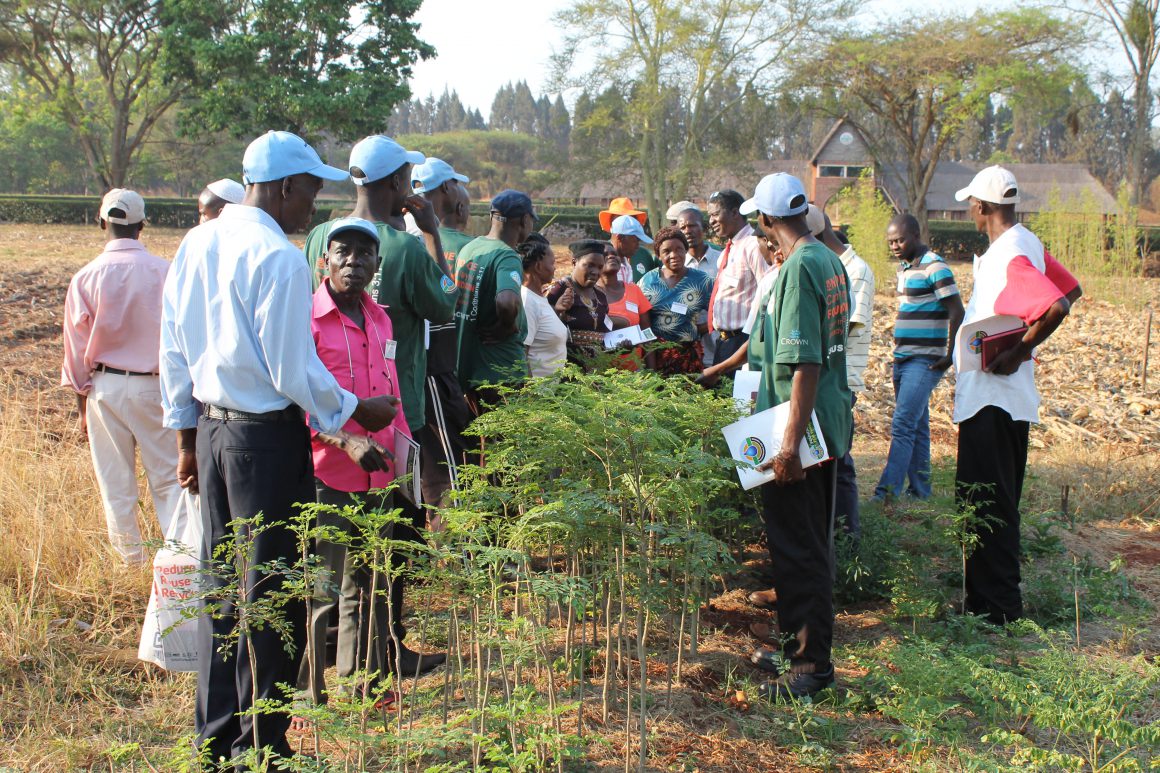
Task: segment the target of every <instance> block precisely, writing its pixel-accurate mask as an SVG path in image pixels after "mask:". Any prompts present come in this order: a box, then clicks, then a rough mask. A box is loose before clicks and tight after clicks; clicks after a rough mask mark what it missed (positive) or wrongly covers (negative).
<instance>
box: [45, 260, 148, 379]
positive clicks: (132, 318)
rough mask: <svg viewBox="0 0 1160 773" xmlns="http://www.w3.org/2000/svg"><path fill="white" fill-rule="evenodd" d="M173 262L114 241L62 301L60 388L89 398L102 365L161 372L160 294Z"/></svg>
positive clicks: (74, 280)
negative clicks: (159, 366) (99, 365)
mask: <svg viewBox="0 0 1160 773" xmlns="http://www.w3.org/2000/svg"><path fill="white" fill-rule="evenodd" d="M168 273H169V261H168V260H165V259H163V258H159V257H157V256H156V255H153V254H152V253H150V252H149V251H148V250H146V249H145V245H143V244H141V242H139V241H137V240H136V239H112V240H110V241H109V242H108V243H107V244H106V245H105V251H104V252H102V253H101V254H100V255H98V256H97V257H96V259H94V260H93V261H92V262H90V263H88V264H87V265H86V266H85V267H84V268H82V269H81V270H80V271H78V272H77V273H76V276H74V277H73V278H72V281H71V282H69V285H68V293H67V294H66V295H65V297H64V364H63V365H61V369H60V383H61V385H62V386H68V387H72V388H73V390H74V391H76V392H78V393H79V394H82V395H87V394H88V393H89V390H90V389H91V388H92V386H93V369H94V368H96V367H97V365H98V364H102V365H108V366H109V367H111V368H120V369H121V370H128V371H133V372H134V373H157V372H158V366H157V360H158V351H159V350H160V347H161V296H162V292H163V289H164V287H165V275H166V274H168Z"/></svg>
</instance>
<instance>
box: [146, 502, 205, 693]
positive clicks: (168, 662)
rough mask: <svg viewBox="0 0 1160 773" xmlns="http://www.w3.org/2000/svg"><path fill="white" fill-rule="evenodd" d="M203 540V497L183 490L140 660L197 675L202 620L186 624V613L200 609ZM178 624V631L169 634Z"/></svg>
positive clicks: (157, 572)
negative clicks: (198, 635)
mask: <svg viewBox="0 0 1160 773" xmlns="http://www.w3.org/2000/svg"><path fill="white" fill-rule="evenodd" d="M201 540H202V525H201V506H200V503H199V500H198V497H197V495H195V494H190V493H189V491H188V489H186V490H182V492H181V498H180V499H179V500H178V503H177V511H176V512H175V513H174V514H173V520H171V521H170V522H169V531H168V532H167V533H166V535H165V543H166V544H165V546H164V547H162V548H161V549H160V550H158V551H157V555H156V556H155V557H154V558H153V590H152V591H151V592H150V593H149V607H148V608H147V609H146V610H145V624H144V626H143V627H142V629H141V644H140V646H138V648H137V657H138V658H140V659H141V660H147V661H149V662H150V663H156V664H157V665H159V666H161V667H162V668H164V669H165V670H166V671H196V670H197V656H198V646H197V618H196V617H189V618H187V619H182V618H183V614H182V613H183V611H184V610H186V609H187V608H189V607H190V606H191V605H197V604H200V602H199V601H198V600H197V599H196V598H192V597H194V596H196V593H197V590H198V586H199V581H200V575H199V574H198V569H199V568H200V562H199V560H198V556H199V555H200V553H201ZM173 543H179V545H174V544H173ZM175 547H176V548H177V549H173V548H175ZM175 623H176V624H177V627H175V628H173V629H172V630H170V631H169V632H168V633H165V632H166V631H167V630H168V629H169V628H170V626H172V625H174V624H175Z"/></svg>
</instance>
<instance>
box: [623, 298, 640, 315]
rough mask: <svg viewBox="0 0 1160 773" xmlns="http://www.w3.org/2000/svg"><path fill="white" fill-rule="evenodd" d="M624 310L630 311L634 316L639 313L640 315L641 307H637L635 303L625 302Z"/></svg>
mask: <svg viewBox="0 0 1160 773" xmlns="http://www.w3.org/2000/svg"><path fill="white" fill-rule="evenodd" d="M624 308H626V309H628V310H629V311H631V312H632V313H633V314H638V313H640V306H637V305H636V304H635V303H633V302H632V301H625V302H624Z"/></svg>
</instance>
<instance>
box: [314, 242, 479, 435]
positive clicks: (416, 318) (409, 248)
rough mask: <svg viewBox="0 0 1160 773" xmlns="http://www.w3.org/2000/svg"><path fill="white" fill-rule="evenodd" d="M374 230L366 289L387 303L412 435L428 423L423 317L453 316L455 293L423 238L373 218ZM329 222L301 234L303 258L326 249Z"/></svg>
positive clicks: (448, 318)
mask: <svg viewBox="0 0 1160 773" xmlns="http://www.w3.org/2000/svg"><path fill="white" fill-rule="evenodd" d="M375 227H376V228H377V229H378V231H379V270H378V273H376V274H375V278H374V279H373V280H371V284H370V286H369V287H368V288H367V292H368V293H369V294H370V296H371V297H372V298H374V299H375V301H376V302H378V303H379V304H380V305H382V306H385V307H386V308H387V316H389V317H390V318H391V327H392V329H393V331H394V332H393V335H394V337H395V340H396V341H397V342H398V346H397V348H396V350H395V367H396V369H397V370H398V372H399V382H400V384H399V389H400V391H401V392H402V393H403V415H404V416H405V417H406V419H407V426H408V427H410V429H411V432H412V434H413V433H415V432H418V431H419V429H420V428H422V427H423V425H424V424H426V423H427V413H426V410H427V408H426V403H427V400H426V391H425V390H424V388H423V380H424V379H425V378H426V376H427V341H426V338H427V336H426V325H425V324H424V320H430V321H431V324H432V325H437V324H440V323H444V322H450V321H451V320H452V319H454V314H455V301H456V298H457V297H458V293H457V292H456V290H455V283H454V282H453V281H451V278H450V277H448V276H446V275H445V274H444V273H443V272H442V271H440V270H439V264H438V263H436V262H435V259H434V258H432V257H431V256H430V255H429V254H427V248H426V247H424V246H423V243H422V242H420V241H419V240H418V239H416V238H415V237H414V236H411V234H409V233H407V232H406V231H396V230H395V229H394V228H391V227H390V226H389V225H387V224H386V223H375ZM329 228H330V223H323V224H322V225H319V226H317V227H315V228H314V229H313V230H311V232H310V233H309V234H308V235H307V237H306V249H305V252H306V257H307V259H308V260H309V261H310V264H311V265H314V264H315V263H316V262H317V260H318V257H319V256H320V255H322V254H323V253H325V252H326V234H327V231H328V230H329Z"/></svg>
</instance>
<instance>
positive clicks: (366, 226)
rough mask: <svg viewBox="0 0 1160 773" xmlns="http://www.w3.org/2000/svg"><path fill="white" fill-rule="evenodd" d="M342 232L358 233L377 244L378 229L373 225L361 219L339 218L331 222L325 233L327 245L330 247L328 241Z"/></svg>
mask: <svg viewBox="0 0 1160 773" xmlns="http://www.w3.org/2000/svg"><path fill="white" fill-rule="evenodd" d="M343 231H359V232H361V233H364V234H366V235H367V236H369V237H371V238H372V239H374V240H375V244H378V243H379V229H377V228H375V224H374V223H372V222H370V221H369V220H363V219H362V218H361V217H340V218H339V219H337V220H335V221H333V222H331V224H330V228H328V229H327V231H326V243H327V245H328V246H329V245H330V240H331V239H333V238H334V237H335V235H336V234H340V233H342V232H343Z"/></svg>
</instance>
